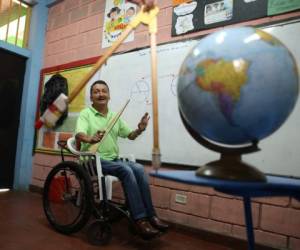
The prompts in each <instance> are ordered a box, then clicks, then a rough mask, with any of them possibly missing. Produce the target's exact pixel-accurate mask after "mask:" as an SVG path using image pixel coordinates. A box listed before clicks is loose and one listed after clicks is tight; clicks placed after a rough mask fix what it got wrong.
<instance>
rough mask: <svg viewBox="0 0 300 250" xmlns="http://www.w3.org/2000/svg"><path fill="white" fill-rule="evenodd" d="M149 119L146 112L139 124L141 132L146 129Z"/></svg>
mask: <svg viewBox="0 0 300 250" xmlns="http://www.w3.org/2000/svg"><path fill="white" fill-rule="evenodd" d="M149 119H150V116H149V114H148V113H145V114H144V116H143V117H142V119H141V121H140V122H139V124H138V129H139V131H140V132H142V131H144V130H145V129H146V128H147V126H148V121H149Z"/></svg>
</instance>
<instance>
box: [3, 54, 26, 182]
mask: <svg viewBox="0 0 300 250" xmlns="http://www.w3.org/2000/svg"><path fill="white" fill-rule="evenodd" d="M25 66H26V58H24V57H22V56H19V55H16V54H13V53H10V52H8V51H6V50H4V49H0V188H12V187H13V183H14V172H15V158H16V149H17V138H18V128H19V119H20V106H21V99H22V91H23V81H24V74H25Z"/></svg>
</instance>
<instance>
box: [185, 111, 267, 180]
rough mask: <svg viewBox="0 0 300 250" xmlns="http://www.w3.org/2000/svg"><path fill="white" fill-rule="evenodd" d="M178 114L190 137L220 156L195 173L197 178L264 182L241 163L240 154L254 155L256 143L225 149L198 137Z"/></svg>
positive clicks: (262, 174)
mask: <svg viewBox="0 0 300 250" xmlns="http://www.w3.org/2000/svg"><path fill="white" fill-rule="evenodd" d="M179 114H180V117H181V120H182V122H183V125H184V126H185V128H186V130H187V131H188V132H189V133H190V135H191V136H192V137H193V138H194V139H195V140H196V141H197V142H199V143H200V144H201V145H203V146H204V147H206V148H208V149H210V150H213V151H215V152H218V153H220V154H221V158H220V160H217V161H212V162H209V163H207V164H206V165H205V166H202V167H200V168H199V169H198V170H197V171H196V175H197V176H202V177H208V178H219V179H224V180H235V181H253V182H254V181H255V182H265V181H266V177H265V175H264V173H262V172H261V171H260V170H258V169H257V168H255V167H253V166H251V165H250V164H247V163H245V162H243V161H242V157H241V155H242V154H248V153H254V152H257V151H259V150H260V149H259V148H258V146H257V145H258V141H256V140H253V141H252V142H251V143H250V144H247V145H242V146H240V147H225V146H221V145H219V144H215V143H212V142H211V141H209V140H207V139H205V138H204V137H202V136H200V135H199V134H198V133H196V131H195V130H194V129H193V128H192V127H191V126H190V125H189V124H188V123H187V121H186V120H185V119H184V117H183V115H182V113H181V111H180V110H179Z"/></svg>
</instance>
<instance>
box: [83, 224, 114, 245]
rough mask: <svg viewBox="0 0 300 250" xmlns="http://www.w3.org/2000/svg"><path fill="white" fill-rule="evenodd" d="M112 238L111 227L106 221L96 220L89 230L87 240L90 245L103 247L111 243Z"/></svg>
mask: <svg viewBox="0 0 300 250" xmlns="http://www.w3.org/2000/svg"><path fill="white" fill-rule="evenodd" d="M111 237H112V229H111V225H110V224H109V223H107V222H106V221H102V220H96V221H94V222H93V223H91V224H90V225H89V227H88V229H87V238H88V241H89V243H90V244H92V245H95V246H103V245H106V244H108V243H109V242H110V240H111Z"/></svg>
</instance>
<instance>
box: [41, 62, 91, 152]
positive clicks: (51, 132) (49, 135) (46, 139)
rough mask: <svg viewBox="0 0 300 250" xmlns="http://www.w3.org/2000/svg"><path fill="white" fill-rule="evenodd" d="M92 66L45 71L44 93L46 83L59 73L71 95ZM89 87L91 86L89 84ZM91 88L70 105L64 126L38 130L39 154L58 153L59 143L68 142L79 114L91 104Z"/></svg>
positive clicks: (82, 91)
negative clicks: (89, 91) (64, 79)
mask: <svg viewBox="0 0 300 250" xmlns="http://www.w3.org/2000/svg"><path fill="white" fill-rule="evenodd" d="M91 68H92V66H91V65H83V66H74V67H72V68H69V69H62V70H58V71H55V72H53V71H49V72H48V71H45V72H43V73H42V80H41V84H42V93H41V95H42V94H43V90H44V86H45V84H46V82H47V81H48V80H49V79H50V78H51V77H52V76H53V75H54V74H57V73H59V74H60V75H62V76H63V77H65V78H66V79H67V81H68V89H69V93H70V92H72V90H73V89H74V88H75V86H76V85H77V84H78V83H79V82H80V80H81V79H82V77H83V76H84V75H86V74H87V72H89V71H90V70H91ZM88 85H89V84H88ZM88 88H89V87H88V86H86V87H85V88H83V89H82V90H81V91H80V93H79V95H78V96H76V98H75V99H74V100H73V102H72V103H70V104H69V107H68V117H67V118H66V119H65V120H64V122H63V124H62V125H61V126H59V127H57V128H55V129H48V128H46V127H44V126H43V127H42V128H41V129H39V130H37V143H36V151H37V152H41V151H42V152H45V151H46V152H57V150H58V149H59V148H58V146H57V141H59V140H66V139H68V138H69V137H71V136H72V135H73V132H74V129H75V125H76V121H77V117H78V115H79V112H80V111H81V110H82V109H83V108H85V107H86V106H87V105H88V104H89V93H87V91H86V90H87V89H88Z"/></svg>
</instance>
